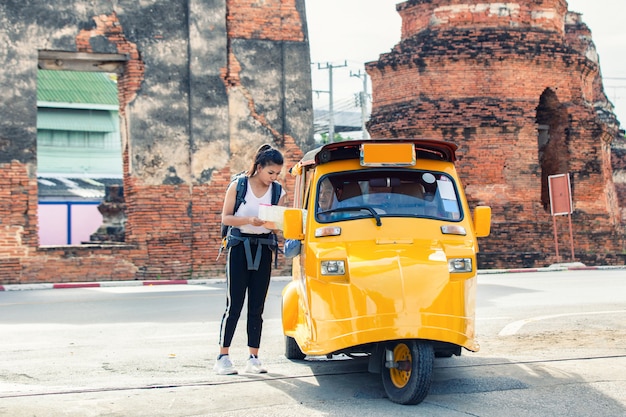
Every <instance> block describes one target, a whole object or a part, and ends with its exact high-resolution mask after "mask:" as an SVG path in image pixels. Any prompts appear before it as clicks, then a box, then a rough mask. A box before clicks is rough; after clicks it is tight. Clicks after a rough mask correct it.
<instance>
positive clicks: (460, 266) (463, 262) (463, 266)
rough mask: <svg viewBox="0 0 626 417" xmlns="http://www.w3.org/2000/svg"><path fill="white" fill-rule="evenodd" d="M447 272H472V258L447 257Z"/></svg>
mask: <svg viewBox="0 0 626 417" xmlns="http://www.w3.org/2000/svg"><path fill="white" fill-rule="evenodd" d="M448 272H451V273H457V272H472V258H453V259H448Z"/></svg>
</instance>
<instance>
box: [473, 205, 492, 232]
mask: <svg viewBox="0 0 626 417" xmlns="http://www.w3.org/2000/svg"><path fill="white" fill-rule="evenodd" d="M474 231H475V232H476V236H477V237H486V236H489V233H490V232H491V207H488V206H478V207H476V208H475V209H474Z"/></svg>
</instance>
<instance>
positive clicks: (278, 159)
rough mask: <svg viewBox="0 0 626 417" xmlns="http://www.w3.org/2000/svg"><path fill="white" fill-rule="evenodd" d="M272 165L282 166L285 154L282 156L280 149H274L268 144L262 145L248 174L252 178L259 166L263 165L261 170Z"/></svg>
mask: <svg viewBox="0 0 626 417" xmlns="http://www.w3.org/2000/svg"><path fill="white" fill-rule="evenodd" d="M270 164H274V165H282V164H283V154H281V153H280V151H279V150H278V149H275V148H272V147H271V146H270V145H268V144H267V143H266V144H264V145H261V147H260V148H259V150H258V151H256V155H255V156H254V162H253V163H252V166H251V167H250V169H249V170H248V171H247V172H246V174H247V175H248V176H249V177H251V176H253V175H254V174H256V169H257V167H258V166H259V165H261V168H265V167H266V166H268V165H270Z"/></svg>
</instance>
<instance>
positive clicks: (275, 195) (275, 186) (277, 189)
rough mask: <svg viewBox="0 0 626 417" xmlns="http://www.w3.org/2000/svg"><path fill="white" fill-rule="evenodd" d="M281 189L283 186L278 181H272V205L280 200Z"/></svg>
mask: <svg viewBox="0 0 626 417" xmlns="http://www.w3.org/2000/svg"><path fill="white" fill-rule="evenodd" d="M282 190H283V188H282V186H281V185H280V183H279V182H277V181H274V182H272V205H273V206H275V205H277V204H278V201H279V200H280V193H281V192H282Z"/></svg>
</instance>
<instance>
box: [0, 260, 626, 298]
mask: <svg viewBox="0 0 626 417" xmlns="http://www.w3.org/2000/svg"><path fill="white" fill-rule="evenodd" d="M613 269H626V265H617V266H612V265H607V266H549V267H546V268H511V269H480V270H478V275H495V274H513V273H529V272H559V271H593V270H613ZM290 280H291V277H290V276H276V277H272V281H275V282H286V281H290ZM225 282H226V279H225V278H205V279H163V280H146V281H139V280H137V281H100V282H59V283H41V284H7V285H0V292H2V291H28V290H52V289H72V288H100V287H141V286H153V285H207V284H224V283H225Z"/></svg>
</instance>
